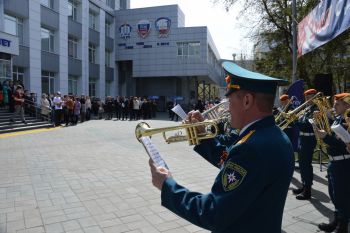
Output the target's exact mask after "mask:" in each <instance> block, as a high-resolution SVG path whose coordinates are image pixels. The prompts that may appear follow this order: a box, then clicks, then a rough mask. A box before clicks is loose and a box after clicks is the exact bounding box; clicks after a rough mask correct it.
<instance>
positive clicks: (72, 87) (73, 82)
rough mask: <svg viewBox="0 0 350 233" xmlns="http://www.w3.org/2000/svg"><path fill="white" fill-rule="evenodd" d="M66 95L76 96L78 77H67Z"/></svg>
mask: <svg viewBox="0 0 350 233" xmlns="http://www.w3.org/2000/svg"><path fill="white" fill-rule="evenodd" d="M68 94H69V95H77V94H78V77H76V76H72V75H69V77H68Z"/></svg>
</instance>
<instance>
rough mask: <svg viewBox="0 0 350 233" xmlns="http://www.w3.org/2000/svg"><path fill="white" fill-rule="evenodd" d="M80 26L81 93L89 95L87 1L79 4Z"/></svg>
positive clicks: (84, 0)
mask: <svg viewBox="0 0 350 233" xmlns="http://www.w3.org/2000/svg"><path fill="white" fill-rule="evenodd" d="M81 8H82V10H81V15H82V19H81V24H82V39H81V64H82V72H81V93H80V94H83V95H89V0H82V2H81Z"/></svg>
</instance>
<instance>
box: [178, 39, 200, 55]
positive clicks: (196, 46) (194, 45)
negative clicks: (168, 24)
mask: <svg viewBox="0 0 350 233" xmlns="http://www.w3.org/2000/svg"><path fill="white" fill-rule="evenodd" d="M177 55H178V56H181V57H199V56H200V43H199V42H178V43H177Z"/></svg>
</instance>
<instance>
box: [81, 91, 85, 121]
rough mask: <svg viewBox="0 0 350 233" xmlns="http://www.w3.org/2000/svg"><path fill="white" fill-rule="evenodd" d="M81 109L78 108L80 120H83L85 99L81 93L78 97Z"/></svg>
mask: <svg viewBox="0 0 350 233" xmlns="http://www.w3.org/2000/svg"><path fill="white" fill-rule="evenodd" d="M80 103H81V110H80V122H84V121H85V120H86V119H85V118H86V100H85V96H84V95H81V98H80Z"/></svg>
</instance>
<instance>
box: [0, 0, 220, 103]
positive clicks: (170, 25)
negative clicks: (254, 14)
mask: <svg viewBox="0 0 350 233" xmlns="http://www.w3.org/2000/svg"><path fill="white" fill-rule="evenodd" d="M0 19H1V20H0V24H1V26H0V31H2V32H0V33H2V34H0V35H1V36H3V35H6V36H9V37H11V35H12V37H11V38H12V39H13V40H14V41H16V40H18V45H17V46H18V48H17V52H16V51H13V52H11V53H12V54H13V55H12V56H9V55H7V56H6V58H8V59H7V62H2V63H6V68H3V67H5V65H2V66H0V76H1V77H0V79H2V80H4V79H12V80H19V81H21V82H22V83H23V84H24V86H25V88H26V89H28V90H30V91H31V92H34V93H37V95H38V96H40V95H41V93H54V92H56V91H61V92H62V93H63V94H68V93H70V94H77V95H81V94H84V95H89V96H97V97H101V98H104V97H105V96H108V95H111V96H117V95H123V96H125V95H127V96H130V95H133V96H148V97H149V96H152V97H153V98H155V99H158V100H159V101H160V104H161V105H165V102H166V101H168V100H170V99H172V100H173V99H178V100H182V101H184V102H189V101H190V99H191V98H192V99H193V98H196V97H197V88H198V85H199V84H206V85H212V86H218V84H219V83H220V80H219V79H220V78H221V76H220V73H221V67H220V64H219V56H218V52H217V50H216V48H215V45H214V42H213V40H212V39H211V36H210V33H209V31H208V30H207V28H206V27H185V25H184V22H185V16H184V14H183V13H182V11H181V10H180V9H179V7H178V6H177V5H171V6H160V7H150V8H141V9H130V0H0ZM6 38H7V40H8V39H10V38H8V37H6ZM6 38H5V39H6ZM5 44H6V43H5ZM13 45H14V46H15V45H16V42H14V43H13ZM2 47H3V46H2ZM0 49H1V46H0ZM15 50H16V49H15ZM1 52H3V53H1ZM0 53H1V54H5V53H6V51H2V50H0ZM11 53H10V54H11ZM6 54H9V53H6ZM4 57H5V56H4V55H1V56H0V61H1V59H2V60H5V59H3V58H4ZM11 57H12V59H11ZM2 63H1V64H2ZM9 67H10V68H9ZM4 69H6V72H7V73H6V72H4ZM9 69H11V71H9ZM4 73H6V75H4ZM11 73H12V75H9V74H11Z"/></svg>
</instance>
